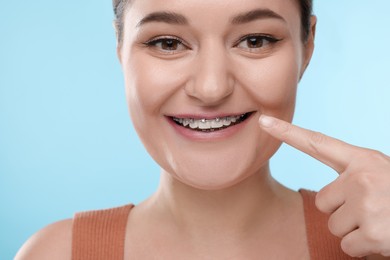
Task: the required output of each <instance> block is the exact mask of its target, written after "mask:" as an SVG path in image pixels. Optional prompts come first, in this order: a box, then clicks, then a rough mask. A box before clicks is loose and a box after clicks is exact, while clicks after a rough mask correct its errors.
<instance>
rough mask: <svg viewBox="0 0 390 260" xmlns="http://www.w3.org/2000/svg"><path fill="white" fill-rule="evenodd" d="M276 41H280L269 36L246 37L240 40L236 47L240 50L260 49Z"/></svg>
mask: <svg viewBox="0 0 390 260" xmlns="http://www.w3.org/2000/svg"><path fill="white" fill-rule="evenodd" d="M278 41H280V40H279V39H276V38H274V37H272V36H269V35H248V36H245V37H243V38H241V39H240V40H239V42H238V44H237V45H236V46H237V47H238V48H242V49H251V50H252V49H261V48H265V47H270V46H271V45H272V44H274V43H276V42H278Z"/></svg>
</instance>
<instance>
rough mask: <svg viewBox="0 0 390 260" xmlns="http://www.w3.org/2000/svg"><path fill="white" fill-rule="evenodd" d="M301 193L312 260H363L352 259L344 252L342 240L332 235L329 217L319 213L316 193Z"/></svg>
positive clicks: (304, 191)
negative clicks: (316, 204)
mask: <svg viewBox="0 0 390 260" xmlns="http://www.w3.org/2000/svg"><path fill="white" fill-rule="evenodd" d="M299 193H300V194H301V196H302V199H303V209H304V214H305V222H306V236H307V241H308V246H309V251H310V259H311V260H320V259H332V260H350V259H362V258H353V257H350V256H348V255H347V254H345V253H344V252H343V250H342V249H341V246H340V243H341V240H340V238H338V237H336V236H334V235H332V234H331V233H330V231H329V229H328V219H329V216H328V215H327V214H325V213H322V212H321V211H319V210H318V209H317V207H316V206H315V197H316V192H313V191H308V190H304V189H302V190H299Z"/></svg>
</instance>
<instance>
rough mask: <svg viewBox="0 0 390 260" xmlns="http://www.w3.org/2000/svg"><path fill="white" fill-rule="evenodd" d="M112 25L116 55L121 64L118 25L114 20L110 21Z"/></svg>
mask: <svg viewBox="0 0 390 260" xmlns="http://www.w3.org/2000/svg"><path fill="white" fill-rule="evenodd" d="M112 27H114V30H115V39H116V56H117V57H118V60H119V63H121V64H122V59H121V46H120V43H119V33H118V25H117V23H116V21H115V20H114V21H113V22H112Z"/></svg>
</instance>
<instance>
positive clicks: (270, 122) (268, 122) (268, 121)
mask: <svg viewBox="0 0 390 260" xmlns="http://www.w3.org/2000/svg"><path fill="white" fill-rule="evenodd" d="M259 123H260V125H261V126H263V127H267V128H269V127H273V126H274V125H275V120H274V119H273V118H272V117H269V116H265V115H261V116H260V119H259Z"/></svg>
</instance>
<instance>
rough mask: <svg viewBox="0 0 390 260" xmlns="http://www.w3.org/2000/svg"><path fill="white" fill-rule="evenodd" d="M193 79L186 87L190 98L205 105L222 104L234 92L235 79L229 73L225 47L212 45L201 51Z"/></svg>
mask: <svg viewBox="0 0 390 260" xmlns="http://www.w3.org/2000/svg"><path fill="white" fill-rule="evenodd" d="M193 68H194V70H193V72H192V78H191V80H190V81H188V82H187V84H186V85H185V92H186V94H187V95H188V96H190V97H192V98H195V99H197V100H198V101H200V102H201V103H202V104H203V105H207V106H215V105H218V104H220V103H222V102H223V101H224V100H225V99H226V98H227V97H229V96H230V95H231V94H232V93H233V90H234V77H233V75H232V73H230V72H229V64H228V58H227V53H226V50H225V48H224V46H222V47H221V46H216V44H210V45H209V46H208V47H207V48H206V47H205V48H203V49H202V50H201V51H199V53H198V55H197V57H196V59H195V62H194V67H193Z"/></svg>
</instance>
